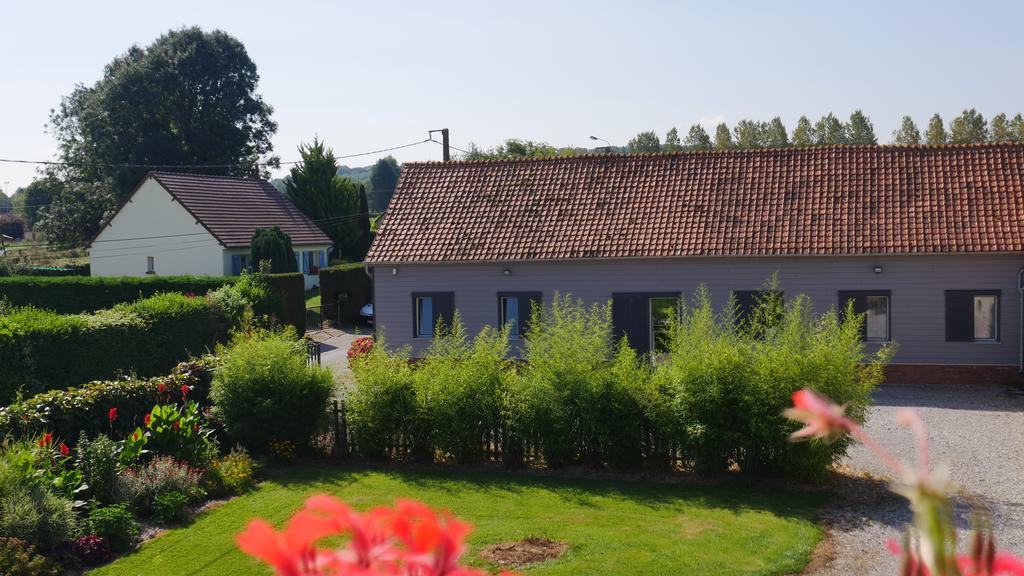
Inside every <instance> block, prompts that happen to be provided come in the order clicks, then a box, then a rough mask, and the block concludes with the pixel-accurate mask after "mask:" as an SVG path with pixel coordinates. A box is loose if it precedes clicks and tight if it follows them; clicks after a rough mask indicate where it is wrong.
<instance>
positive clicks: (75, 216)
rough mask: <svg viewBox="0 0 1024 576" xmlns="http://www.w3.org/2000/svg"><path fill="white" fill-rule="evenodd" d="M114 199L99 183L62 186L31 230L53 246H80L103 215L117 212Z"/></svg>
mask: <svg viewBox="0 0 1024 576" xmlns="http://www.w3.org/2000/svg"><path fill="white" fill-rule="evenodd" d="M117 205H118V204H117V199H116V198H114V196H113V195H112V194H110V190H109V188H108V187H107V186H105V185H104V184H103V183H100V182H76V181H71V182H65V183H62V184H61V187H60V196H59V197H58V198H56V199H55V200H54V201H53V203H52V204H50V205H49V206H48V207H46V208H43V209H40V210H39V211H38V212H37V213H36V215H37V220H36V223H35V226H34V227H33V230H35V231H37V232H41V233H42V235H43V236H44V237H45V238H46V241H47V242H48V243H50V244H51V245H54V246H60V247H62V248H71V247H75V246H84V245H85V244H86V243H88V242H89V241H91V240H92V239H93V237H94V236H96V234H97V233H98V232H99V230H100V224H99V223H100V222H101V221H102V220H103V218H104V217H105V215H107V214H111V213H112V212H113V211H114V209H116V208H117Z"/></svg>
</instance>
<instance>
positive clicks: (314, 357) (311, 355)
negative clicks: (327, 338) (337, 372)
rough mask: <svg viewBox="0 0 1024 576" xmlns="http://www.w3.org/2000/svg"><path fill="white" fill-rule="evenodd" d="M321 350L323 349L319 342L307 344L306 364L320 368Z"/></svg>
mask: <svg viewBox="0 0 1024 576" xmlns="http://www.w3.org/2000/svg"><path fill="white" fill-rule="evenodd" d="M321 350H322V347H321V346H320V343H319V342H313V341H309V342H306V364H309V365H310V366H313V365H314V364H315V365H317V366H319V365H320V353H321Z"/></svg>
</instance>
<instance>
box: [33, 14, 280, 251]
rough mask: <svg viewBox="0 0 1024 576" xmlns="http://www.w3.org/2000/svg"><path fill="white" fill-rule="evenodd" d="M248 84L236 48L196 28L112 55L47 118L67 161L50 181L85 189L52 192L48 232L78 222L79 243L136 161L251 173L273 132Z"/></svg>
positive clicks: (112, 202)
mask: <svg viewBox="0 0 1024 576" xmlns="http://www.w3.org/2000/svg"><path fill="white" fill-rule="evenodd" d="M258 79H259V75H258V74H257V72H256V65H255V64H254V63H253V62H252V60H251V59H250V58H249V56H248V55H247V54H246V52H245V47H244V46H243V45H242V43H241V42H239V41H238V40H236V39H235V38H233V37H231V36H230V35H228V34H227V33H225V32H221V31H213V32H204V31H203V30H201V29H199V28H197V27H193V28H183V29H180V30H172V31H170V32H168V33H166V34H164V35H163V36H161V37H159V38H158V39H157V40H156V41H155V42H153V44H151V45H149V46H147V47H145V48H140V47H138V46H132V47H131V48H129V50H128V51H127V52H126V53H124V54H122V55H120V56H118V57H117V58H115V59H114V60H113V61H111V62H110V63H109V64H107V65H106V67H105V68H104V70H103V77H102V78H101V79H100V80H99V81H97V82H96V83H95V84H93V85H92V86H85V85H78V86H77V87H76V88H75V89H74V91H73V92H72V93H71V94H70V95H68V96H66V97H65V98H64V99H63V101H62V102H61V105H60V106H59V108H58V109H57V110H56V111H54V112H53V113H52V114H51V117H50V127H51V129H52V130H53V132H54V134H55V135H56V137H57V142H58V145H59V148H60V158H61V160H62V161H64V162H68V163H69V165H67V166H64V167H62V168H61V169H60V170H59V176H60V177H61V179H62V180H64V181H66V182H73V183H74V186H73V187H77V188H79V189H84V188H87V187H88V188H91V190H90V191H89V193H88V194H84V193H78V194H76V195H75V196H73V197H64V195H62V196H61V197H60V198H59V199H58V200H57V201H56V202H55V204H59V205H61V210H60V215H61V217H60V218H57V217H56V216H57V213H56V212H55V211H53V210H52V209H51V210H47V213H48V214H47V217H48V218H49V219H50V223H49V229H50V230H51V231H57V232H61V233H62V234H59V235H63V233H64V232H68V233H70V232H73V231H74V229H73V228H72V227H71V225H72V224H80V225H84V228H82V231H83V232H84V234H80V237H84V238H86V239H87V238H88V237H89V235H90V233H91V232H92V231H94V230H96V229H97V228H98V226H99V224H100V220H99V219H98V218H102V216H103V212H104V211H105V209H107V208H109V207H110V206H116V205H117V204H118V203H120V202H121V201H122V200H124V198H126V197H127V196H128V194H129V193H130V192H131V191H132V189H133V188H134V187H135V185H136V184H137V183H138V182H139V180H141V179H142V177H143V176H144V175H145V173H146V171H147V170H148V168H146V167H145V165H152V164H163V165H200V164H217V165H222V166H227V168H211V169H208V170H206V172H207V173H213V174H224V175H234V176H248V175H250V174H252V173H253V171H254V170H255V169H256V168H258V164H257V163H258V162H260V161H261V160H262V159H264V158H265V157H266V155H267V154H269V153H270V152H271V150H272V145H271V142H270V139H271V137H272V136H273V134H274V133H275V132H276V131H277V124H275V123H274V122H273V121H272V120H271V119H270V114H271V108H270V106H268V105H267V104H266V103H265V102H264V101H263V99H262V98H261V97H260V96H259V95H258V94H257V93H256V84H257V81H258ZM113 164H138V165H141V166H139V167H135V168H131V167H123V166H115V165H113ZM76 213H77V214H87V215H88V218H85V219H82V218H77V219H76V218H74V215H75V214H76ZM64 217H68V218H67V219H65V218H64ZM68 236H70V234H68Z"/></svg>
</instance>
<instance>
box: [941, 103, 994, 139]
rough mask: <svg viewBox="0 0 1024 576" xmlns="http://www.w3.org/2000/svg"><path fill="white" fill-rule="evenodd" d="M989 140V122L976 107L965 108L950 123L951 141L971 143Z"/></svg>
mask: <svg viewBox="0 0 1024 576" xmlns="http://www.w3.org/2000/svg"><path fill="white" fill-rule="evenodd" d="M986 140H988V123H987V122H985V117H984V116H982V115H981V114H979V113H978V111H977V110H975V109H974V108H970V109H967V110H964V111H963V112H961V113H960V115H959V116H957V117H956V118H954V119H953V121H952V122H950V123H949V141H950V142H951V143H953V144H969V143H971V142H984V141H986Z"/></svg>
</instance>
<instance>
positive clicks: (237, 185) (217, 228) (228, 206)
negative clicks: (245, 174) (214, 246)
mask: <svg viewBox="0 0 1024 576" xmlns="http://www.w3.org/2000/svg"><path fill="white" fill-rule="evenodd" d="M149 176H152V177H153V178H156V180H157V182H159V183H160V185H161V186H163V187H164V188H165V189H166V190H167V191H168V192H170V194H171V195H172V196H174V198H175V199H177V201H178V202H180V203H181V205H182V206H183V207H184V208H185V209H186V210H188V211H189V213H191V214H192V216H194V217H195V219H196V220H198V221H199V223H200V224H202V225H203V227H205V228H206V229H207V230H209V231H210V234H213V236H214V237H215V238H216V239H217V241H219V242H220V243H221V244H222V245H223V246H224V247H226V248H245V247H248V246H249V244H250V242H251V241H252V234H253V232H255V231H256V229H257V228H269V227H271V226H279V227H280V228H281V230H283V231H284V232H285V233H286V234H288V236H290V237H291V239H292V244H293V245H296V246H303V245H311V244H330V243H331V239H330V238H328V237H327V235H326V234H324V233H323V232H322V231H321V230H320V228H318V227H317V226H316V224H314V223H313V222H312V221H311V220H310V219H309V218H307V217H306V215H305V214H303V213H302V212H300V211H299V209H298V208H296V207H295V205H294V204H292V203H291V201H290V200H288V199H287V198H285V196H284V195H283V194H281V193H280V192H278V191H277V189H276V188H274V187H273V185H271V184H270V183H269V182H267V181H266V180H257V179H255V178H232V177H227V176H205V175H200V174H183V173H177V172H151V173H150V174H149V175H148V176H147V178H148V177H149Z"/></svg>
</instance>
